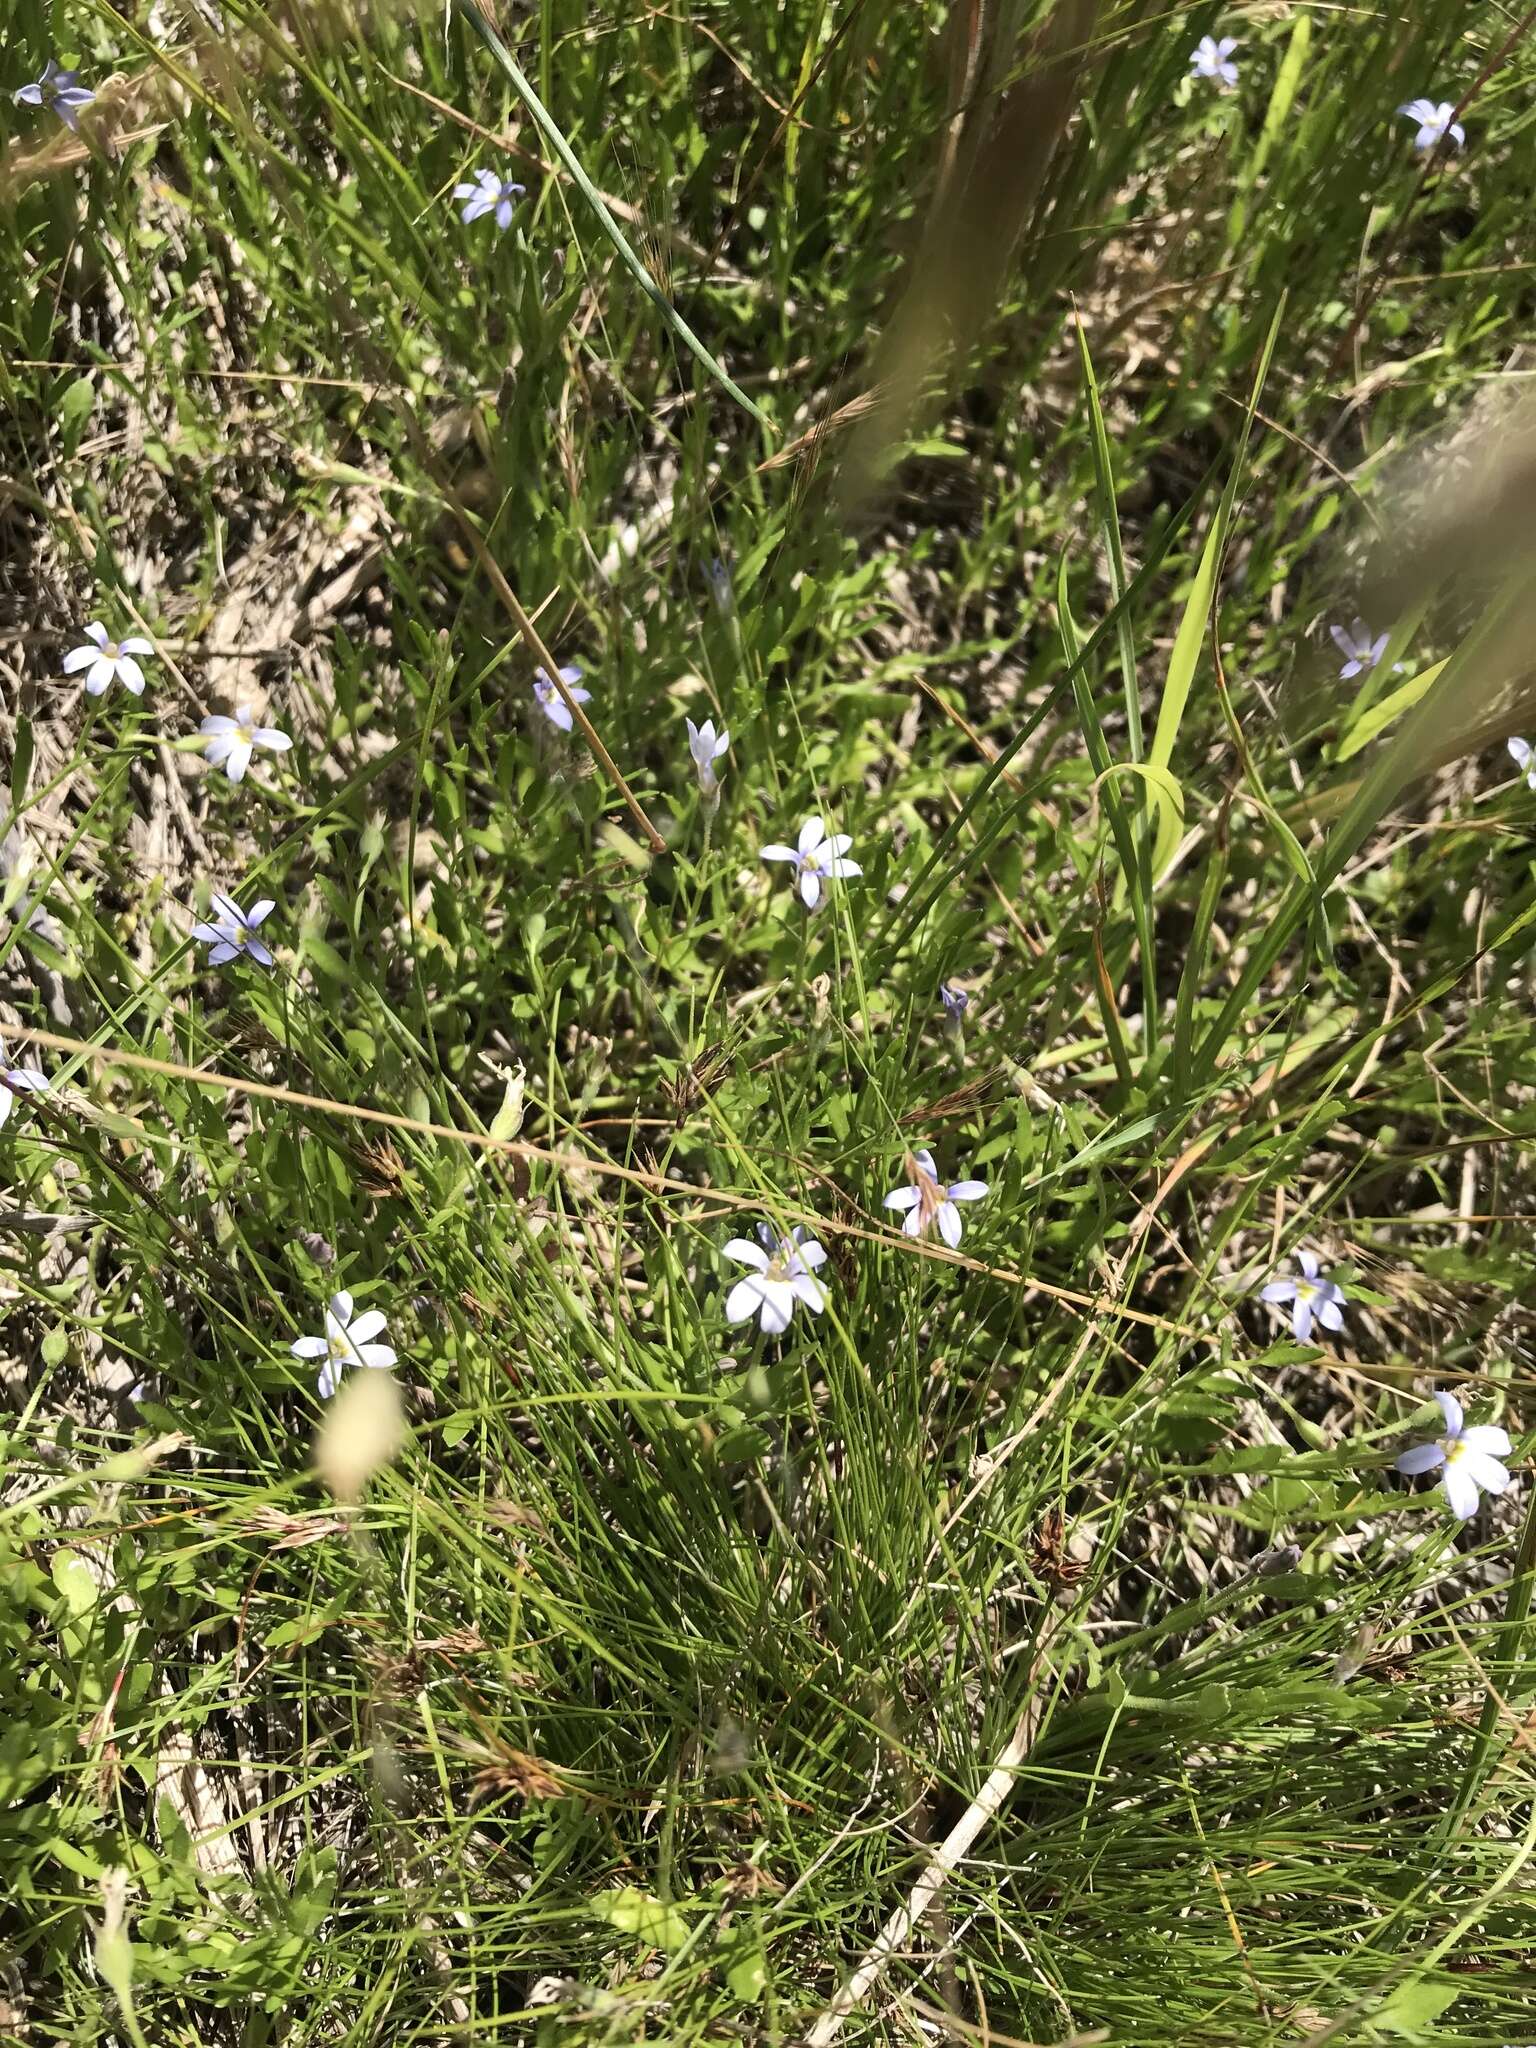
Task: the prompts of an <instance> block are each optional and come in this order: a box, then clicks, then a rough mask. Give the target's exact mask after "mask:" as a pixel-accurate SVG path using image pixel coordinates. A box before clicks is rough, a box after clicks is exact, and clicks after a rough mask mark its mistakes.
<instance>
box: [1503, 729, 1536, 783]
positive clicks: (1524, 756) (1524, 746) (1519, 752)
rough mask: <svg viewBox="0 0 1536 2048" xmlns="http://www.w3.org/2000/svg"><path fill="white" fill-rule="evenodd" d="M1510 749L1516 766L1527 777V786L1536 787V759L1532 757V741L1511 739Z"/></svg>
mask: <svg viewBox="0 0 1536 2048" xmlns="http://www.w3.org/2000/svg"><path fill="white" fill-rule="evenodd" d="M1509 751H1510V755H1511V757H1512V758H1513V760H1514V764H1515V766H1516V767H1517V768H1518V769H1519V771H1520V773H1521V774H1522V775H1523V776H1524V777H1525V786H1526V788H1527V789H1536V759H1533V757H1532V754H1531V749H1530V743H1529V742H1528V741H1526V740H1511V741H1510V742H1509Z"/></svg>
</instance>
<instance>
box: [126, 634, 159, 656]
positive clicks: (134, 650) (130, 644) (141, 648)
mask: <svg viewBox="0 0 1536 2048" xmlns="http://www.w3.org/2000/svg"><path fill="white" fill-rule="evenodd" d="M117 646H118V652H119V653H121V654H153V653H154V651H155V643H154V641H153V640H146V639H145V638H144V637H143V636H142V634H139V633H130V634H129V636H128V638H127V639H126V640H119V641H118V643H117Z"/></svg>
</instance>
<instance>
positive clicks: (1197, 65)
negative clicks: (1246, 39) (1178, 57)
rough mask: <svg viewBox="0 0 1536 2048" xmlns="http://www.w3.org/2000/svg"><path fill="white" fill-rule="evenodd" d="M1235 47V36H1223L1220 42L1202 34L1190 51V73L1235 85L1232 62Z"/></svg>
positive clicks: (1235, 75)
mask: <svg viewBox="0 0 1536 2048" xmlns="http://www.w3.org/2000/svg"><path fill="white" fill-rule="evenodd" d="M1236 48H1237V39H1236V37H1235V36H1223V37H1222V38H1221V40H1220V42H1218V41H1217V40H1216V38H1215V37H1214V36H1202V37H1201V38H1200V40H1199V42H1198V43H1197V44H1196V45H1195V47H1194V49H1193V51H1192V52H1191V53H1190V59H1189V69H1190V75H1191V76H1192V77H1194V78H1217V79H1220V81H1221V83H1222V84H1223V85H1236V83H1237V66H1236V65H1235V64H1234V63H1233V62H1232V52H1233V51H1234V50H1235V49H1236Z"/></svg>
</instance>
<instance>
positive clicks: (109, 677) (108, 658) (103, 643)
mask: <svg viewBox="0 0 1536 2048" xmlns="http://www.w3.org/2000/svg"><path fill="white" fill-rule="evenodd" d="M85 636H86V639H87V641H88V642H89V643H90V644H89V645H88V646H85V647H72V648H71V649H70V650H69V652H68V654H66V655H65V657H64V673H65V675H67V676H73V675H78V674H79V672H80V670H81V669H84V670H85V671H86V677H85V687H86V692H87V694H88V695H89V696H92V697H99V696H101V694H102V693H103V691H105V690H106V689H108V688H109V687H110V685H111V684H112V682H113V680H114V678H115V679H116V680H117V681H118V682H120V683H121V684H122V685H123V688H124V689H125V690H131V691H132V692H133V694H134V696H135V697H141V696H142V695H143V694H144V671H143V669H141V668H140V667H139V664H138V663H137V661H135V660H134V656H135V655H136V654H153V653H154V651H155V650H154V645H153V643H152V642H151V641H148V640H145V639H143V638H141V637H140V636H139V635H138V634H136V633H130V634H129V636H128V637H127V639H126V640H112V639H109V638H108V635H107V629H106V627H105V626H104V625H103V624H102V623H101V621H100V619H92V621H91V623H90V624H89V625H88V626H87V627H86V629H85Z"/></svg>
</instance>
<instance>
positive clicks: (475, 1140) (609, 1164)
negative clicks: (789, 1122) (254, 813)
mask: <svg viewBox="0 0 1536 2048" xmlns="http://www.w3.org/2000/svg"><path fill="white" fill-rule="evenodd" d="M11 1036H12V1037H13V1038H16V1039H25V1040H27V1041H28V1042H29V1043H31V1044H33V1045H46V1046H47V1047H49V1048H50V1050H52V1051H54V1052H67V1053H73V1054H76V1055H77V1056H79V1057H80V1058H82V1059H87V1060H89V1061H90V1062H91V1063H92V1064H93V1065H94V1066H104V1067H132V1068H134V1069H135V1070H136V1071H137V1072H139V1073H143V1074H162V1075H164V1076H165V1077H166V1079H168V1080H172V1081H191V1082H193V1083H194V1084H195V1085H196V1086H198V1087H200V1088H220V1089H222V1090H223V1091H224V1093H225V1094H227V1095H252V1096H256V1097H259V1098H260V1099H261V1100H262V1101H263V1102H285V1103H288V1104H289V1105H290V1106H291V1107H292V1108H294V1109H313V1110H319V1111H321V1112H322V1113H323V1114H324V1115H327V1116H340V1117H350V1118H352V1119H354V1120H355V1121H357V1122H359V1123H369V1124H385V1125H387V1126H388V1127H389V1128H390V1129H391V1130H396V1131H413V1132H415V1133H416V1134H417V1135H418V1136H420V1137H424V1138H449V1139H451V1140H452V1141H453V1142H454V1143H456V1144H459V1145H469V1146H474V1147H478V1148H479V1149H481V1150H484V1151H487V1152H497V1153H500V1154H501V1155H502V1156H503V1157H504V1158H507V1159H524V1160H527V1161H529V1162H531V1163H533V1164H537V1165H540V1166H553V1167H556V1168H558V1169H561V1170H563V1171H566V1172H571V1173H582V1174H595V1175H601V1176H603V1177H605V1178H607V1179H609V1180H622V1181H627V1182H629V1183H630V1184H631V1185H633V1186H635V1187H641V1188H644V1189H645V1190H646V1192H647V1193H648V1194H654V1195H664V1194H675V1195H693V1196H695V1197H701V1198H702V1197H706V1196H707V1197H708V1199H709V1200H710V1201H711V1202H713V1203H715V1204H716V1205H717V1206H718V1207H720V1208H724V1209H758V1210H761V1209H763V1208H771V1209H772V1210H773V1211H774V1212H775V1214H781V1215H782V1216H783V1217H784V1219H785V1220H786V1221H788V1222H792V1223H805V1224H809V1225H811V1226H812V1227H814V1228H815V1229H817V1230H820V1231H824V1232H826V1233H827V1234H828V1235H829V1236H834V1237H852V1238H857V1239H859V1240H861V1241H862V1242H864V1243H866V1244H880V1245H885V1246H887V1247H888V1248H889V1249H890V1250H892V1251H900V1252H908V1253H911V1254H913V1255H915V1256H917V1257H920V1258H925V1259H934V1260H936V1261H937V1262H938V1263H939V1264H940V1265H945V1266H959V1267H962V1268H963V1269H964V1270H965V1271H966V1272H968V1273H982V1274H985V1275H986V1277H987V1278H988V1279H991V1280H1001V1281H1002V1282H1003V1283H1004V1284H1005V1285H1006V1286H1009V1287H1018V1288H1022V1289H1024V1290H1025V1291H1026V1292H1031V1293H1035V1294H1043V1295H1045V1296H1047V1297H1048V1298H1049V1299H1050V1300H1052V1301H1059V1302H1061V1303H1063V1304H1064V1305H1065V1306H1066V1307H1068V1308H1080V1309H1086V1310H1089V1311H1091V1312H1092V1313H1093V1314H1094V1315H1112V1316H1119V1317H1120V1318H1121V1319H1122V1320H1123V1321H1125V1322H1130V1323H1143V1324H1145V1325H1146V1326H1147V1327H1148V1328H1149V1329H1153V1330H1162V1331H1164V1332H1167V1333H1171V1334H1173V1335H1175V1336H1180V1337H1196V1336H1204V1335H1207V1334H1208V1332H1206V1331H1203V1330H1196V1329H1195V1328H1193V1327H1192V1326H1191V1325H1189V1324H1187V1323H1175V1322H1171V1321H1170V1320H1169V1319H1168V1317H1166V1316H1155V1315H1151V1314H1149V1313H1148V1312H1147V1310H1145V1309H1139V1308H1127V1307H1126V1306H1125V1305H1124V1303H1123V1302H1119V1301H1116V1300H1114V1299H1113V1298H1112V1297H1111V1296H1109V1295H1094V1294H1083V1293H1081V1292H1079V1290H1078V1289H1076V1288H1075V1287H1056V1286H1053V1285H1052V1283H1051V1282H1050V1281H1049V1280H1042V1279H1040V1278H1039V1276H1038V1275H1037V1274H1034V1273H1014V1272H1011V1271H1010V1270H1009V1268H1008V1267H1006V1266H989V1265H986V1264H985V1263H984V1262H983V1261H982V1260H980V1259H972V1258H968V1257H967V1256H966V1254H965V1253H964V1252H954V1251H951V1250H950V1249H949V1247H948V1246H947V1245H942V1244H930V1243H928V1242H927V1240H926V1239H924V1238H920V1237H907V1236H906V1235H904V1234H903V1233H901V1232H899V1231H894V1230H871V1229H868V1228H867V1227H866V1226H865V1225H864V1224H862V1223H849V1222H845V1221H844V1220H843V1219H842V1218H841V1217H836V1216H822V1215H819V1214H818V1213H817V1212H816V1211H815V1210H814V1209H804V1208H801V1207H800V1205H799V1204H798V1203H795V1202H785V1201H782V1200H780V1199H779V1198H778V1197H777V1196H774V1197H764V1196H761V1195H738V1194H734V1193H732V1192H731V1191H729V1190H728V1189H725V1188H705V1187H700V1186H699V1184H698V1183H697V1182H696V1181H691V1180H679V1179H677V1178H676V1177H675V1176H673V1175H671V1174H666V1173H647V1172H645V1171H644V1169H643V1168H641V1167H637V1166H620V1165H619V1164H618V1163H617V1161H616V1160H609V1159H594V1158H592V1157H591V1156H590V1155H589V1154H588V1153H585V1152H561V1151H557V1150H556V1149H555V1148H554V1147H552V1146H548V1145H532V1144H529V1143H528V1142H527V1140H526V1139H523V1138H493V1137H492V1136H491V1135H490V1133H489V1132H488V1131H463V1130H460V1129H459V1128H458V1127H457V1126H456V1125H454V1124H439V1123H433V1122H432V1121H431V1120H430V1119H429V1118H427V1117H419V1116H402V1115H401V1114H400V1113H399V1112H398V1111H397V1110H391V1109H368V1108H365V1107H364V1106H363V1105H362V1104H361V1103H357V1102H338V1101H337V1100H336V1099H335V1098H334V1097H333V1096H329V1095H307V1094H305V1093H304V1092H303V1091H302V1090H300V1089H297V1088H283V1087H280V1086H278V1085H277V1083H275V1082H272V1081H247V1080H245V1079H243V1078H242V1077H241V1076H240V1075H238V1074H221V1073H218V1072H216V1071H215V1070H214V1069H213V1068H211V1067H188V1066H184V1065H182V1063H181V1062H180V1061H179V1060H160V1059H155V1058H153V1057H152V1056H151V1055H150V1054H149V1053H143V1052H127V1051H123V1050H120V1049H119V1048H117V1047H116V1046H111V1045H95V1044H92V1043H91V1041H90V1040H88V1039H84V1038H67V1037H65V1036H64V1035H63V1034H62V1033H61V1032H58V1031H44V1030H42V1029H40V1028H39V1027H38V1026H37V1025H32V1024H29V1025H21V1026H18V1027H17V1028H16V1029H15V1030H14V1031H13V1032H12V1033H11Z"/></svg>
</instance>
